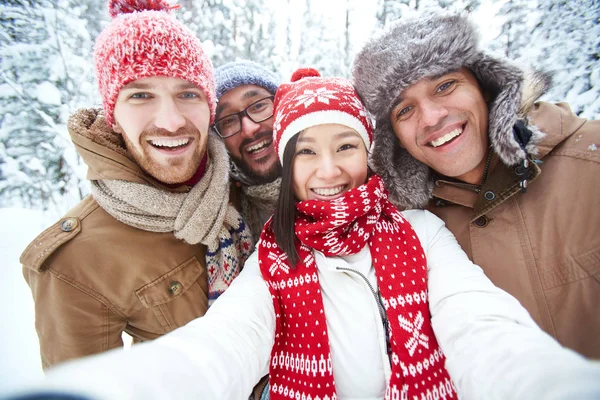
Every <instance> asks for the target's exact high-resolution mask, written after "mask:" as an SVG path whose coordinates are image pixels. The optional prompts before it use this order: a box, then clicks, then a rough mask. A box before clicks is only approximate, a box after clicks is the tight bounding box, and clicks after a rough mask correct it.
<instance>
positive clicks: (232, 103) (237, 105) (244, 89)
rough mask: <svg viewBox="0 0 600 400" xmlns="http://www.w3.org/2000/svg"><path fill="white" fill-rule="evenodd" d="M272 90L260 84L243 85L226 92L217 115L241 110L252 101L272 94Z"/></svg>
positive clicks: (218, 107)
mask: <svg viewBox="0 0 600 400" xmlns="http://www.w3.org/2000/svg"><path fill="white" fill-rule="evenodd" d="M271 95H272V94H271V92H269V91H268V90H267V89H265V88H264V87H262V86H258V85H241V86H237V87H235V88H233V89H231V90H228V91H227V92H225V94H224V95H223V96H221V98H220V99H219V104H218V105H217V115H220V114H222V113H225V112H237V111H241V110H243V109H244V108H246V106H247V105H248V104H250V103H252V102H253V101H255V100H258V99H261V98H263V97H267V96H271Z"/></svg>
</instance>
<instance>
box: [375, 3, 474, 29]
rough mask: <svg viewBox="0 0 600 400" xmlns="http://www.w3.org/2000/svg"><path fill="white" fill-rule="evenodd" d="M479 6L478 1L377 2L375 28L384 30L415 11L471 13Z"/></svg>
mask: <svg viewBox="0 0 600 400" xmlns="http://www.w3.org/2000/svg"><path fill="white" fill-rule="evenodd" d="M479 5H480V1H479V0H379V4H378V7H377V27H378V28H379V29H382V28H385V27H387V26H389V25H390V23H393V22H394V21H396V20H398V19H400V18H402V17H403V16H406V15H411V14H412V13H414V12H415V11H422V10H426V9H448V10H451V11H455V12H458V11H466V12H473V11H475V10H476V9H477V8H478V7H479Z"/></svg>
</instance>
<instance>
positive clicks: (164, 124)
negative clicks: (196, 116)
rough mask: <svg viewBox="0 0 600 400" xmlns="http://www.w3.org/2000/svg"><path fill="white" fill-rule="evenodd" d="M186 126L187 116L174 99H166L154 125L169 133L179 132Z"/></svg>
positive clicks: (155, 118)
mask: <svg viewBox="0 0 600 400" xmlns="http://www.w3.org/2000/svg"><path fill="white" fill-rule="evenodd" d="M185 124H186V122H185V116H184V115H183V113H182V112H181V110H179V107H178V106H177V104H176V103H175V102H174V101H173V99H170V98H169V99H164V100H163V101H162V102H161V103H160V109H159V110H158V111H157V113H156V115H155V117H154V125H156V127H157V128H161V129H165V130H167V131H169V132H177V131H178V130H179V129H180V128H183V127H184V126H185Z"/></svg>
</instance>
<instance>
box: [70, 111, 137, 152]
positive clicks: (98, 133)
mask: <svg viewBox="0 0 600 400" xmlns="http://www.w3.org/2000/svg"><path fill="white" fill-rule="evenodd" d="M67 127H68V128H69V132H70V133H71V136H73V135H80V136H82V137H85V138H87V139H89V140H91V141H92V142H94V143H96V144H99V145H100V146H102V147H106V148H108V149H110V150H113V151H114V152H115V153H117V154H120V155H122V156H125V157H127V158H129V159H131V156H130V155H129V153H128V152H127V148H126V147H125V142H124V141H123V137H122V136H121V135H119V134H118V133H115V132H114V131H113V130H112V129H111V127H110V126H108V125H107V123H106V119H104V112H103V110H102V109H100V108H87V109H86V108H82V109H79V110H77V111H76V112H75V113H74V114H73V115H71V116H70V117H69V120H68V122H67Z"/></svg>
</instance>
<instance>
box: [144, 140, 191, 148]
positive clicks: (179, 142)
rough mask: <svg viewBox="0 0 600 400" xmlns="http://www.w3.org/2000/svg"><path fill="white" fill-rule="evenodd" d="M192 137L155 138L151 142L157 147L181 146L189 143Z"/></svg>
mask: <svg viewBox="0 0 600 400" xmlns="http://www.w3.org/2000/svg"><path fill="white" fill-rule="evenodd" d="M189 141H190V139H166V138H162V139H153V140H150V143H151V144H152V145H153V146H157V147H180V146H183V145H186V144H188V143H189Z"/></svg>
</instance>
